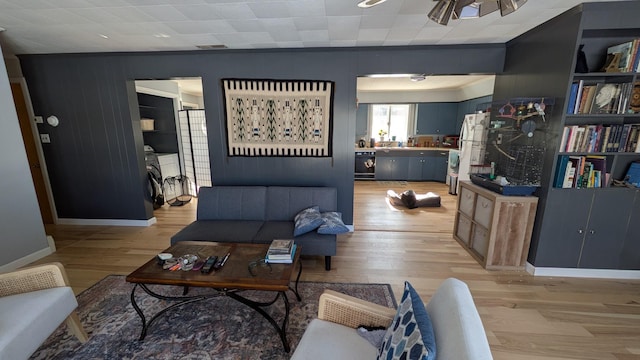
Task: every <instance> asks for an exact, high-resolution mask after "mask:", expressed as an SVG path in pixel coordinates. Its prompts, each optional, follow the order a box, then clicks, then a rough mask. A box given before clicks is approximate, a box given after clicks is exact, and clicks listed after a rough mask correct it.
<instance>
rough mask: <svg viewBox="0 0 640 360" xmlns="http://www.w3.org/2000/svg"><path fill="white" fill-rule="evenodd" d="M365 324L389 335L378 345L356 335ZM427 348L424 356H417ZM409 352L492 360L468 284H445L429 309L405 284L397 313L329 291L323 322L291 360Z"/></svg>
mask: <svg viewBox="0 0 640 360" xmlns="http://www.w3.org/2000/svg"><path fill="white" fill-rule="evenodd" d="M427 314H428V316H427ZM360 325H365V326H367V327H371V328H377V327H382V328H387V330H386V331H387V332H386V333H385V337H384V338H383V339H382V342H381V343H380V344H377V345H375V346H374V345H373V344H372V343H371V342H370V341H368V340H365V338H364V337H363V336H360V335H359V334H358V332H357V331H356V330H355V329H356V328H357V327H359V326H360ZM416 330H417V331H418V332H419V333H417V332H416ZM417 339H419V340H420V341H416V340H417ZM422 347H424V348H425V351H424V354H425V355H424V357H423V356H417V355H418V354H421V352H420V351H421V350H422V349H421V348H422ZM405 350H406V351H407V353H409V354H410V355H408V356H406V358H407V359H409V358H411V359H417V358H420V359H434V357H435V358H437V359H438V360H491V359H492V355H491V349H490V348H489V343H488V341H487V336H486V334H485V331H484V327H483V325H482V320H481V319H480V315H479V314H478V311H477V309H476V306H475V303H474V301H473V297H472V296H471V292H470V291H469V288H468V287H467V285H466V284H465V283H464V282H462V281H460V280H458V279H454V278H450V279H447V280H445V281H444V282H443V283H442V284H441V285H440V286H439V287H438V289H437V290H436V292H435V293H434V294H433V296H432V297H431V299H430V300H429V302H428V303H427V304H426V306H425V304H424V303H423V302H422V300H421V299H420V296H419V295H418V294H417V292H416V291H415V289H413V287H411V285H410V284H409V283H405V291H404V293H403V295H402V300H401V301H400V304H399V306H398V309H397V310H396V309H391V308H387V307H384V306H381V305H377V304H373V303H370V302H367V301H363V300H360V299H357V298H354V297H352V296H348V295H345V294H341V293H337V292H335V291H331V290H325V292H324V293H323V294H322V295H321V296H320V302H319V305H318V318H317V319H314V320H312V321H311V323H310V324H309V326H308V327H307V329H306V330H305V332H304V334H303V335H302V338H301V339H300V342H299V343H298V346H297V347H296V349H295V352H294V354H293V357H292V358H291V359H292V360H316V359H317V360H320V359H350V360H351V359H375V358H376V356H379V358H382V359H386V358H391V357H393V356H392V355H394V354H395V355H398V353H402V352H403V351H405ZM414 350H418V352H417V353H415V352H414ZM405 355H406V354H405ZM387 356H389V357H387ZM393 358H394V359H397V358H399V357H393Z"/></svg>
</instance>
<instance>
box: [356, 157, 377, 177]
mask: <svg viewBox="0 0 640 360" xmlns="http://www.w3.org/2000/svg"><path fill="white" fill-rule="evenodd" d="M375 176H376V152H375V151H371V150H367V151H356V160H355V176H354V178H355V179H360V180H362V179H369V180H374V179H375Z"/></svg>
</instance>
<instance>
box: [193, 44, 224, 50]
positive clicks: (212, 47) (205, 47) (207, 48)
mask: <svg viewBox="0 0 640 360" xmlns="http://www.w3.org/2000/svg"><path fill="white" fill-rule="evenodd" d="M196 47H197V48H198V49H200V50H218V49H226V48H227V45H223V44H218V45H196Z"/></svg>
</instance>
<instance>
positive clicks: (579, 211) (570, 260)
mask: <svg viewBox="0 0 640 360" xmlns="http://www.w3.org/2000/svg"><path fill="white" fill-rule="evenodd" d="M639 12H640V2H637V1H621V2H614V3H609V2H607V3H584V4H582V5H579V6H577V7H576V8H574V9H572V10H571V11H568V12H566V13H565V14H563V15H562V16H560V17H558V18H556V19H554V21H550V22H547V23H545V24H543V25H541V26H539V27H538V28H536V29H535V30H533V31H531V32H529V33H528V34H527V35H525V36H522V37H521V38H518V39H517V41H513V42H510V43H509V44H508V50H509V56H507V61H506V65H505V68H507V69H509V73H508V74H507V75H506V76H497V77H496V87H495V90H494V97H495V98H501V97H502V96H504V94H508V93H513V92H514V91H518V90H519V91H520V93H521V94H523V95H531V94H536V95H537V94H545V95H547V96H550V97H551V96H553V97H555V98H556V109H557V111H556V112H555V113H550V114H549V115H548V118H547V122H546V126H547V127H546V129H545V131H547V133H548V137H547V138H548V139H549V140H548V141H547V142H546V146H545V152H544V154H543V155H542V156H543V157H544V160H545V162H544V166H543V171H542V174H541V179H542V181H541V187H540V189H539V190H538V191H537V192H536V195H537V196H538V197H539V199H540V200H539V203H538V209H537V213H536V221H535V223H534V229H533V233H532V238H531V251H530V253H529V257H528V261H529V262H530V263H531V264H532V265H533V266H535V267H536V268H538V267H549V268H586V269H616V270H622V269H627V270H628V269H637V270H640V236H638V234H640V232H639V231H640V222H638V221H634V219H637V218H638V216H639V214H640V189H639V188H636V187H633V186H629V184H625V183H624V179H625V176H626V175H627V172H628V171H629V169H630V168H631V165H632V163H634V162H636V161H640V153H638V152H635V151H636V148H637V144H636V148H633V144H634V141H637V140H635V139H634V138H637V137H638V134H637V133H638V131H639V129H640V128H639V126H638V125H640V114H638V111H637V110H635V109H634V106H635V105H633V104H632V103H633V102H634V99H635V98H634V90H636V89H637V90H640V89H638V88H637V87H636V85H638V82H639V81H640V74H638V73H636V72H635V71H629V70H631V68H630V67H628V66H629V64H628V63H627V62H625V63H624V64H626V67H622V68H621V67H620V63H619V62H618V67H613V66H611V65H612V63H615V62H612V61H611V59H609V58H610V56H608V53H609V52H610V48H615V47H616V46H618V45H621V44H624V43H629V42H631V43H632V45H633V44H634V43H635V44H637V45H640V44H639V43H638V41H636V40H637V39H640V26H639V25H638V24H639V23H638V20H637V14H638V13H639ZM541 44H544V45H541ZM534 48H535V49H538V50H540V49H542V48H544V50H545V51H546V52H547V53H546V55H544V56H535V55H532V53H531V51H530V50H531V49H534ZM636 48H637V46H636ZM580 50H582V52H581V51H580ZM631 51H633V50H631ZM636 59H637V50H636V56H635V57H634V61H635V60H636ZM583 60H585V61H583ZM638 61H640V60H638ZM584 63H586V65H587V66H583V65H584ZM634 70H635V69H634ZM534 74H535V76H534ZM605 87H606V90H605ZM523 89H524V90H523ZM579 90H581V91H579ZM600 92H602V93H603V94H602V96H601V97H604V95H607V94H605V93H606V92H609V96H610V98H609V101H606V102H605V100H604V99H598V102H600V104H601V105H603V106H602V109H601V106H600V105H598V106H597V108H595V107H594V105H595V104H597V103H596V97H597V94H598V93H600ZM634 129H635V132H636V134H635V135H634V134H632V131H633V130H634ZM607 130H608V132H609V137H608V138H606V132H607ZM625 130H626V131H627V132H628V133H627V134H624V132H625ZM612 134H613V135H612ZM571 135H573V136H574V137H575V138H573V139H572V140H571V139H570V136H571ZM625 136H626V139H624V140H623V138H624V137H625ZM605 139H606V141H605ZM616 139H617V140H616ZM565 180H566V181H565Z"/></svg>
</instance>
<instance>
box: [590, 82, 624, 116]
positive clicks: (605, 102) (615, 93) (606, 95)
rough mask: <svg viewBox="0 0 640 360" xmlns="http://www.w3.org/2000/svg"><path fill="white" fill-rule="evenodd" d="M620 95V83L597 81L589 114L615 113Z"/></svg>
mask: <svg viewBox="0 0 640 360" xmlns="http://www.w3.org/2000/svg"><path fill="white" fill-rule="evenodd" d="M619 97H620V84H614V83H599V84H598V85H597V86H596V94H595V96H594V97H593V104H591V112H590V114H615V113H616V112H617V110H616V109H617V107H616V106H617V101H618V98H619Z"/></svg>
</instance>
